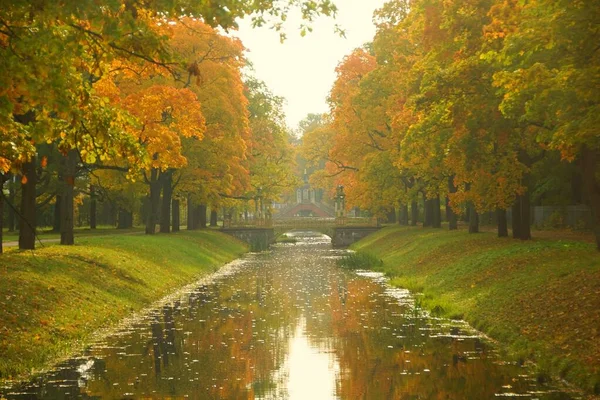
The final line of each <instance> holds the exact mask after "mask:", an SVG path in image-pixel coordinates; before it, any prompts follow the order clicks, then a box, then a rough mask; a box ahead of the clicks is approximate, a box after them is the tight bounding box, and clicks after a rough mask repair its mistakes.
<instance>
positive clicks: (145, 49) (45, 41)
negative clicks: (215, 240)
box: [0, 0, 336, 251]
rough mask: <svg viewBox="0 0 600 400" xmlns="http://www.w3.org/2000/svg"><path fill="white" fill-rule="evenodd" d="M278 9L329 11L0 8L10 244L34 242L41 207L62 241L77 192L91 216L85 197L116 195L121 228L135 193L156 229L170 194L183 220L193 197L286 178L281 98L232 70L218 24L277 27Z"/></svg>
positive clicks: (238, 63) (206, 198) (203, 202)
mask: <svg viewBox="0 0 600 400" xmlns="http://www.w3.org/2000/svg"><path fill="white" fill-rule="evenodd" d="M291 8H298V9H300V10H301V13H302V16H303V21H304V23H307V24H310V21H312V20H313V19H314V17H315V16H317V15H331V14H333V13H335V11H336V9H335V6H334V5H332V4H331V3H330V2H329V1H328V0H318V1H316V2H315V1H305V0H292V1H289V2H286V4H285V5H284V4H281V3H280V2H273V1H261V2H255V1H250V0H248V1H247V0H243V1H236V2H227V4H225V3H218V4H217V3H214V2H210V3H207V2H202V1H196V2H190V1H184V0H175V1H158V2H149V3H148V2H133V1H111V2H108V1H107V2H102V4H101V5H99V4H97V2H84V3H80V2H66V3H65V2H55V1H42V2H10V4H5V5H3V7H2V9H1V10H0V70H1V71H2V74H0V75H1V76H0V88H1V89H0V179H1V181H0V187H2V188H3V190H2V196H0V199H1V200H0V215H3V214H4V212H2V207H4V205H5V204H8V207H6V208H8V209H9V210H8V212H7V214H12V215H14V214H17V215H18V219H17V221H18V225H19V228H20V229H19V247H20V248H21V249H33V248H34V246H35V229H36V213H37V214H39V213H40V212H41V211H42V210H43V206H44V205H46V206H47V205H49V204H55V211H56V212H55V214H56V222H55V227H56V229H57V230H60V233H61V243H62V244H73V242H74V238H73V225H74V221H73V216H74V203H75V202H76V201H78V200H81V199H84V198H85V199H87V200H86V201H89V202H90V203H91V206H90V214H92V215H91V216H90V222H91V225H92V226H93V225H95V223H96V218H95V210H96V206H95V202H96V201H97V199H101V200H105V201H110V202H111V203H113V204H115V205H117V206H118V208H119V210H120V212H119V214H120V216H119V222H120V223H121V225H122V226H123V225H124V226H126V225H130V224H131V223H132V212H133V210H134V209H136V207H138V205H139V204H138V203H139V200H140V198H142V197H144V196H146V198H147V207H146V208H147V212H146V214H147V218H146V221H145V222H146V232H147V233H154V232H155V228H156V225H157V224H159V222H160V230H161V231H162V232H169V230H170V229H171V228H170V226H169V222H170V219H171V218H170V216H171V210H170V209H171V207H172V209H173V215H174V216H179V212H178V207H179V199H181V198H184V199H186V200H187V202H188V209H189V210H190V212H188V214H189V215H190V216H192V217H191V218H190V220H189V221H188V226H189V227H191V228H193V227H194V226H197V225H199V224H201V221H198V219H201V215H202V211H201V210H206V207H207V206H209V207H211V208H212V209H218V208H220V207H226V206H231V205H232V204H235V202H236V201H243V200H244V199H251V198H254V197H255V196H256V192H257V189H258V188H261V189H262V193H261V196H262V197H263V198H264V199H272V198H276V197H277V196H278V195H279V194H280V193H281V192H282V191H283V190H284V189H285V188H287V187H289V186H290V185H293V184H294V180H295V178H293V174H292V173H290V171H289V168H291V166H292V164H293V163H292V162H291V161H293V157H292V156H291V148H290V144H289V140H288V133H287V132H286V128H285V124H284V121H283V116H282V112H281V105H282V99H280V98H278V97H276V96H274V95H272V94H271V93H270V92H269V91H268V89H267V88H266V87H265V85H264V84H263V83H262V82H259V81H257V80H255V79H253V78H251V77H244V75H243V74H242V68H243V67H244V65H245V60H244V49H243V46H242V44H241V42H240V41H239V40H238V39H235V38H233V37H231V36H230V35H227V34H226V33H224V31H223V29H222V28H224V29H225V30H227V29H230V28H234V27H235V26H236V22H235V20H236V18H238V17H244V16H249V18H252V19H253V21H254V23H255V24H256V25H262V24H265V23H266V24H272V25H273V26H274V27H275V28H276V29H277V30H279V28H280V27H281V23H282V20H283V19H285V18H284V17H282V16H285V15H286V13H287V12H288V11H289V10H290V9H291ZM302 29H307V28H306V26H304V28H302ZM4 192H6V193H4ZM161 192H162V207H161V201H160V199H161ZM7 197H8V200H9V201H6V198H7ZM173 199H174V201H172V200H173ZM15 203H20V206H18V205H17V206H15ZM159 208H162V209H161V210H160V216H161V220H160V221H158V220H157V216H158V215H159ZM205 215H206V213H205ZM194 216H196V217H197V218H193V217H194ZM2 219H3V218H0V221H1V220H2ZM1 225H2V223H1V222H0V228H2V226H1ZM14 225H15V223H14V216H13V217H11V218H9V228H13V229H14ZM178 225H179V221H178V218H177V217H176V218H174V220H173V226H174V229H178ZM1 232H2V229H0V233H1ZM0 246H1V245H0ZM0 251H1V247H0Z"/></svg>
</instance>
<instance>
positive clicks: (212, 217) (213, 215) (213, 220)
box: [210, 210, 218, 226]
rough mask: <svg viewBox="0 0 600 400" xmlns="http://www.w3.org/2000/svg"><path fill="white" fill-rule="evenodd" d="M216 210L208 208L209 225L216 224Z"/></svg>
mask: <svg viewBox="0 0 600 400" xmlns="http://www.w3.org/2000/svg"><path fill="white" fill-rule="evenodd" d="M217 219H218V215H217V210H210V226H217Z"/></svg>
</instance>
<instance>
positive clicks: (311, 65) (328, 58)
mask: <svg viewBox="0 0 600 400" xmlns="http://www.w3.org/2000/svg"><path fill="white" fill-rule="evenodd" d="M384 2H385V0H337V1H336V2H335V3H336V5H337V7H338V9H339V11H338V15H337V18H336V19H335V21H334V20H333V19H331V18H325V17H323V18H320V19H319V20H317V21H315V22H314V23H313V24H312V26H313V31H312V32H309V33H308V34H307V35H306V36H305V37H301V36H300V31H299V29H298V26H299V18H295V16H288V20H287V21H286V32H287V40H286V41H285V42H284V43H283V44H281V43H280V41H279V34H278V33H277V32H275V31H274V30H272V29H269V28H268V27H261V28H254V29H253V28H251V27H250V23H249V21H241V23H240V29H239V31H238V32H235V33H233V34H234V35H235V36H238V37H239V38H240V39H241V40H242V42H243V44H244V45H245V46H246V48H247V49H248V50H249V51H248V53H247V57H248V59H249V60H250V61H251V62H252V64H253V65H254V69H255V76H256V77H257V78H258V79H260V80H263V81H265V82H266V84H267V86H268V87H269V88H270V89H271V91H272V92H273V93H274V94H276V95H278V96H282V97H285V98H286V100H287V102H286V105H285V109H284V111H285V114H286V118H287V123H288V125H289V126H290V128H296V127H297V125H298V122H300V121H301V120H302V119H303V118H304V117H305V116H306V115H307V114H309V113H324V112H328V111H329V107H328V106H327V101H326V99H327V96H328V95H329V91H330V90H331V86H332V85H333V82H334V81H335V68H336V66H337V65H338V63H339V62H340V61H341V60H342V58H343V57H344V56H345V55H348V54H349V53H350V52H351V51H352V50H353V49H355V48H357V47H359V46H362V45H363V44H364V43H366V42H369V41H371V40H372V39H373V36H374V35H375V26H374V25H373V22H372V17H373V11H375V10H376V9H377V8H380V7H381V6H382V5H383V4H384ZM336 23H337V24H338V25H340V26H341V27H342V28H343V29H344V30H345V31H346V38H342V37H339V35H338V34H336V33H335V32H334V25H335V24H336Z"/></svg>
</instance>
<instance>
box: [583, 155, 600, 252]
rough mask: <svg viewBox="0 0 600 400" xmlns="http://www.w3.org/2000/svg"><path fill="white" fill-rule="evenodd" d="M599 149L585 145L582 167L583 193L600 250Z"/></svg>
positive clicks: (599, 249)
mask: <svg viewBox="0 0 600 400" xmlns="http://www.w3.org/2000/svg"><path fill="white" fill-rule="evenodd" d="M598 153H599V151H598V150H591V149H588V147H587V146H583V148H582V152H581V155H582V156H581V168H582V174H581V175H582V178H583V195H584V200H585V202H586V203H587V204H588V205H589V207H590V211H591V214H592V221H591V226H592V230H593V232H594V235H595V236H596V248H597V249H598V251H600V182H598V180H597V179H596V170H597V169H598V158H600V156H599V154H598Z"/></svg>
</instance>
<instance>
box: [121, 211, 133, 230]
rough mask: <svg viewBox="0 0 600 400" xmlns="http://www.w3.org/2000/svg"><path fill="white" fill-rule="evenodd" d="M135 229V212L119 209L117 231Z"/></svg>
mask: <svg viewBox="0 0 600 400" xmlns="http://www.w3.org/2000/svg"><path fill="white" fill-rule="evenodd" d="M131 227H133V212H131V211H128V210H125V209H123V208H119V216H118V221H117V229H130V228H131Z"/></svg>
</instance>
